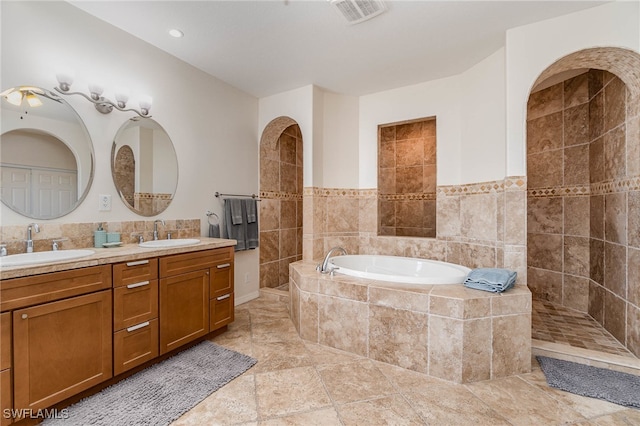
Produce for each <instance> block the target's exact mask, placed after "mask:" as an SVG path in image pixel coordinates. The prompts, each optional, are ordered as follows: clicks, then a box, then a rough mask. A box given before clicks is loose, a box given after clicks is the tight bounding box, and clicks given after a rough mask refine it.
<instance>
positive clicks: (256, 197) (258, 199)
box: [214, 191, 262, 201]
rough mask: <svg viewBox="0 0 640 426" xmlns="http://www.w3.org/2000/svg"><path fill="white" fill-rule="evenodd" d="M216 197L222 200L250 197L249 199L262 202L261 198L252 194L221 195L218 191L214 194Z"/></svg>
mask: <svg viewBox="0 0 640 426" xmlns="http://www.w3.org/2000/svg"><path fill="white" fill-rule="evenodd" d="M214 195H215V196H216V198H220V197H249V198H253V199H255V200H256V201H262V200H261V199H260V198H258V196H257V195H256V194H251V195H243V194H221V193H219V192H218V191H216V193H215V194H214Z"/></svg>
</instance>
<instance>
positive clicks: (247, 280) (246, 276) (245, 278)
mask: <svg viewBox="0 0 640 426" xmlns="http://www.w3.org/2000/svg"><path fill="white" fill-rule="evenodd" d="M244 282H245V283H248V282H249V273H248V272H246V273H245V274H244Z"/></svg>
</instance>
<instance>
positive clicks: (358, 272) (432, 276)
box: [329, 255, 471, 284]
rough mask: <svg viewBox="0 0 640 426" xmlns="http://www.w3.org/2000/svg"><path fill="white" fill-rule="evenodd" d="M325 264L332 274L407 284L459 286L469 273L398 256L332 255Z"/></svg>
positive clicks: (453, 266)
mask: <svg viewBox="0 0 640 426" xmlns="http://www.w3.org/2000/svg"><path fill="white" fill-rule="evenodd" d="M329 263H331V264H332V265H333V266H335V267H337V268H339V269H336V273H340V274H345V275H351V276H354V277H360V278H368V279H372V280H379V281H391V282H398V283H407V284H462V282H463V281H464V279H465V277H466V276H467V274H468V273H469V271H471V269H469V268H466V267H464V266H461V265H456V264H454V263H447V262H440V261H437V260H428V259H417V258H411V257H400V256H378V255H348V256H336V257H332V258H331V259H329Z"/></svg>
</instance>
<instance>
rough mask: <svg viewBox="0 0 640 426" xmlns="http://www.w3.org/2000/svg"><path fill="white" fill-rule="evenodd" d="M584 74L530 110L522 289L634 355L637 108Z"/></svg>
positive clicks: (594, 74) (638, 350) (638, 341)
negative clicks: (579, 315) (589, 323)
mask: <svg viewBox="0 0 640 426" xmlns="http://www.w3.org/2000/svg"><path fill="white" fill-rule="evenodd" d="M631 99H633V97H632V96H631V94H630V91H629V90H627V87H626V86H625V84H624V83H623V82H622V80H620V79H619V78H618V77H616V76H615V75H613V74H611V73H608V72H606V71H601V70H590V71H589V72H587V73H584V74H581V75H579V76H576V77H573V78H571V79H569V80H566V81H564V82H561V83H558V84H556V85H554V86H551V87H549V88H546V89H544V90H541V91H538V92H536V93H533V94H532V95H531V97H530V99H529V104H528V119H527V141H528V143H527V170H528V183H529V184H528V194H527V200H528V212H527V232H528V238H527V239H528V259H527V263H528V271H529V279H528V284H529V287H530V288H531V291H532V292H533V294H534V297H536V298H539V299H543V300H548V301H552V302H555V303H559V304H562V305H564V306H567V307H569V308H572V309H576V310H579V311H582V312H586V313H588V314H589V315H591V316H592V317H593V318H594V319H595V320H596V321H598V322H599V323H600V324H602V325H603V326H604V327H605V328H606V329H607V330H608V331H609V332H610V333H611V334H612V335H613V336H614V337H616V338H617V339H618V340H619V341H620V342H621V343H623V344H625V345H626V347H627V348H629V349H630V350H631V351H632V352H634V353H635V354H636V355H638V354H640V272H639V271H640V105H638V102H635V101H631Z"/></svg>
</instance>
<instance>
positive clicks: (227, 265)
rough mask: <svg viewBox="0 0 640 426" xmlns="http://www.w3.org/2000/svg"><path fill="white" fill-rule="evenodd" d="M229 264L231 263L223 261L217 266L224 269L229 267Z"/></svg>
mask: <svg viewBox="0 0 640 426" xmlns="http://www.w3.org/2000/svg"><path fill="white" fill-rule="evenodd" d="M229 266H231V264H230V263H223V264H221V265H218V266H216V268H218V269H223V268H228V267H229Z"/></svg>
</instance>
